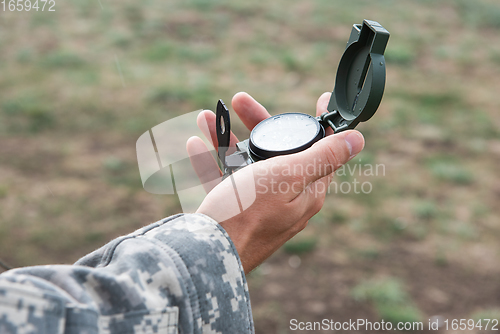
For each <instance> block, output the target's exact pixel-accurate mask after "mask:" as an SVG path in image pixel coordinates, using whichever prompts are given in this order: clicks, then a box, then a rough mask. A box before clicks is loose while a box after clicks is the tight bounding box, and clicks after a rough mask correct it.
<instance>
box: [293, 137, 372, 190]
mask: <svg viewBox="0 0 500 334" xmlns="http://www.w3.org/2000/svg"><path fill="white" fill-rule="evenodd" d="M364 144H365V141H364V138H363V135H361V133H359V132H358V131H355V130H350V131H344V132H341V133H339V134H335V135H332V136H329V137H326V138H323V139H321V140H320V141H318V142H317V143H315V144H314V145H313V146H312V147H310V148H309V149H307V150H305V151H302V152H299V153H296V154H291V155H289V156H287V157H286V159H287V160H286V163H287V164H290V165H291V166H293V170H294V173H295V178H298V179H300V180H301V181H302V182H295V183H294V187H293V190H292V191H293V192H294V193H295V194H300V193H301V192H302V191H303V190H304V189H305V188H307V187H308V186H309V184H311V183H313V182H315V181H317V180H319V179H321V178H323V177H325V176H327V175H330V174H332V173H333V172H335V170H337V169H338V168H339V167H340V166H342V165H343V164H345V163H346V162H348V161H349V160H351V159H352V158H354V157H355V156H356V155H357V154H358V153H359V152H361V150H362V149H363V147H364Z"/></svg>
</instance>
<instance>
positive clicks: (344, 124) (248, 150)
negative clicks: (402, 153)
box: [216, 20, 389, 176]
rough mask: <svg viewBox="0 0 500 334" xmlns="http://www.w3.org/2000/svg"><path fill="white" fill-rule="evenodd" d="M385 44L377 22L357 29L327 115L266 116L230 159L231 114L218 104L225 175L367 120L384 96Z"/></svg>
mask: <svg viewBox="0 0 500 334" xmlns="http://www.w3.org/2000/svg"><path fill="white" fill-rule="evenodd" d="M388 40H389V32H388V31H387V30H386V29H384V28H383V27H382V26H381V25H380V24H379V23H378V22H375V21H370V20H364V21H363V23H362V24H355V25H354V26H353V28H352V31H351V35H350V37H349V41H348V42H347V47H346V49H345V51H344V54H343V55H342V58H341V60H340V63H339V67H338V69H337V76H336V80H335V88H334V89H333V92H332V96H331V98H330V101H329V103H328V107H327V112H325V113H323V114H322V115H320V116H318V117H313V116H311V115H309V114H306V113H283V114H279V115H276V116H272V117H269V118H267V119H265V120H263V121H262V122H260V123H259V124H257V125H256V126H255V127H254V128H253V130H252V132H251V133H250V138H248V139H246V140H244V141H242V142H239V143H237V144H236V147H237V150H236V152H234V153H232V154H230V155H227V154H226V153H227V150H228V148H229V139H230V133H231V124H230V119H229V110H228V109H227V107H226V106H225V104H224V102H222V100H219V102H218V104H217V113H216V130H217V140H218V142H219V147H218V156H219V160H220V162H221V167H222V168H223V171H224V176H227V175H230V174H231V173H233V172H234V171H235V170H238V169H240V168H243V167H245V166H247V165H249V164H251V163H253V162H256V161H260V160H264V159H269V158H272V157H276V156H280V155H287V154H293V153H297V152H301V151H303V150H305V149H307V148H309V147H311V146H312V145H313V144H314V143H315V142H317V141H318V140H320V139H322V138H324V137H325V129H326V128H328V127H330V128H332V129H333V131H334V132H335V133H339V132H341V131H345V130H348V129H354V128H355V127H356V125H358V124H359V123H360V122H365V121H367V120H369V119H370V118H371V117H372V116H373V114H375V112H376V111H377V108H378V106H379V105H380V101H381V100H382V96H383V94H384V87H385V58H384V52H385V48H386V46H387V42H388Z"/></svg>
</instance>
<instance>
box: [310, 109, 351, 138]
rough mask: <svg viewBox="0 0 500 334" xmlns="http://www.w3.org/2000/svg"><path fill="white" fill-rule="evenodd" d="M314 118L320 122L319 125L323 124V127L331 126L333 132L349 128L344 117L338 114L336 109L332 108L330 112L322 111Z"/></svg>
mask: <svg viewBox="0 0 500 334" xmlns="http://www.w3.org/2000/svg"><path fill="white" fill-rule="evenodd" d="M316 119H317V120H318V122H320V123H321V125H323V127H324V128H325V129H326V128H327V127H331V128H332V129H333V132H335V133H339V132H342V131H345V130H347V129H348V128H349V124H347V122H346V121H345V120H344V118H343V117H342V116H340V114H339V112H338V111H337V110H334V111H332V112H324V113H322V114H321V116H318V117H316ZM336 124H337V125H336Z"/></svg>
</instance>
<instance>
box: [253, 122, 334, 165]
mask: <svg viewBox="0 0 500 334" xmlns="http://www.w3.org/2000/svg"><path fill="white" fill-rule="evenodd" d="M324 136H325V131H324V129H323V127H322V126H321V125H320V124H319V122H318V121H317V120H316V119H315V118H314V117H312V116H310V115H308V114H301V113H287V114H280V115H276V116H273V117H270V118H268V119H265V120H263V121H262V122H260V123H259V124H257V125H256V126H255V128H254V129H253V130H252V133H251V134H250V143H249V144H250V151H251V153H252V154H253V155H254V156H255V157H256V158H257V160H261V159H267V158H270V157H274V156H278V155H285V154H291V153H297V152H300V151H303V150H305V149H307V148H309V147H311V146H312V145H313V144H314V143H315V142H317V141H318V140H320V139H321V138H323V137H324Z"/></svg>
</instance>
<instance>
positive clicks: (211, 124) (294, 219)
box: [187, 93, 364, 273]
mask: <svg viewBox="0 0 500 334" xmlns="http://www.w3.org/2000/svg"><path fill="white" fill-rule="evenodd" d="M329 98H330V93H325V94H323V95H322V96H321V97H320V98H319V99H318V102H317V106H316V114H317V115H320V114H321V113H323V112H325V111H326V106H327V104H328V101H329ZM232 106H233V109H234V110H235V112H236V113H237V114H238V116H239V117H240V118H241V120H242V121H243V123H244V124H245V125H246V126H247V127H248V128H249V129H252V128H253V127H254V126H255V125H256V124H257V123H259V122H260V121H261V120H263V119H265V118H267V117H269V113H268V112H267V111H266V110H265V108H264V107H262V106H261V105H260V104H259V103H258V102H257V101H255V100H254V99H253V98H252V97H250V96H249V95H248V94H246V93H238V94H236V95H235V96H234V98H233V101H232ZM198 122H199V125H203V122H206V125H207V127H204V126H200V128H201V129H204V128H205V129H208V130H204V133H205V135H206V136H207V138H209V139H211V142H212V143H213V144H214V147H217V139H216V137H217V136H216V133H215V115H214V114H213V113H212V112H209V111H203V112H202V113H200V115H199V117H198ZM200 123H201V124H200ZM328 130H329V131H328ZM328 130H327V137H326V138H323V139H322V140H320V141H318V142H317V143H315V144H314V145H313V146H312V147H311V148H309V149H307V150H305V151H302V152H299V153H296V154H290V155H286V156H279V157H274V158H271V159H267V160H264V161H259V162H256V163H254V164H251V165H249V166H247V167H245V168H243V169H241V170H239V171H238V172H236V173H234V174H233V177H232V178H227V179H225V180H224V181H223V182H220V183H218V180H214V178H213V177H214V176H220V175H221V172H220V170H219V169H218V167H217V164H216V163H215V161H214V160H213V158H212V157H211V155H208V154H202V153H205V152H208V149H207V147H206V146H205V145H204V144H203V142H202V141H201V139H199V138H196V137H193V138H191V139H190V140H189V141H188V143H187V149H188V153H189V155H190V157H194V156H197V157H198V158H196V159H194V160H196V161H193V165H194V168H195V170H196V172H197V174H198V175H199V176H200V179H201V180H202V182H203V181H204V180H212V181H210V182H208V183H204V184H205V190H207V192H209V193H208V195H207V197H206V198H205V200H204V201H203V203H202V204H201V205H200V207H199V208H198V210H197V212H198V213H203V214H205V215H207V216H209V217H211V218H213V219H215V220H216V221H218V222H219V223H220V224H221V225H222V227H223V228H224V229H225V230H226V231H227V233H228V234H229V236H230V237H231V239H232V241H233V243H234V244H235V246H236V249H237V251H238V253H239V255H240V258H241V261H242V264H243V267H244V270H245V272H246V273H248V272H250V271H251V270H253V269H254V268H255V267H256V266H258V265H259V264H260V263H262V262H263V261H264V260H265V259H266V258H267V257H269V256H270V255H271V254H272V253H273V252H275V251H276V250H277V249H278V248H279V247H281V246H282V245H283V244H284V243H285V242H286V241H287V240H289V239H290V238H292V237H293V236H294V235H295V234H297V233H298V232H300V231H301V230H302V229H303V228H304V227H305V226H306V225H307V222H308V221H309V219H310V218H311V217H312V216H314V215H315V214H316V213H317V212H318V211H319V210H320V209H321V207H322V206H323V202H324V199H325V195H326V192H327V190H328V186H329V184H330V182H331V178H332V175H333V173H334V172H335V170H336V169H337V168H339V167H340V166H342V165H343V164H345V163H346V162H347V161H349V160H350V159H352V158H353V157H354V156H355V155H356V154H358V153H359V152H360V151H361V150H362V149H363V146H364V139H363V137H362V135H361V134H360V133H359V132H357V131H354V130H351V131H345V132H342V133H340V134H336V135H331V134H332V131H331V129H328ZM207 132H209V133H207ZM237 141H238V140H237V138H236V137H235V136H234V135H233V134H232V135H231V144H230V146H234V145H235V144H236V142H237ZM201 157H204V158H201ZM219 179H220V178H219ZM235 190H237V191H238V196H239V199H242V198H248V197H251V198H252V203H251V205H250V206H249V207H248V208H246V207H243V209H244V210H236V214H234V215H233V214H229V215H228V212H231V211H233V212H235V211H234V208H232V207H231V205H230V203H231V200H230V198H231V196H234V193H235ZM252 196H253V197H252ZM239 199H238V201H237V203H238V205H239V206H240V209H241V201H240V200H239ZM233 203H236V202H235V201H233ZM237 208H238V207H237ZM240 211H241V212H240Z"/></svg>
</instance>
